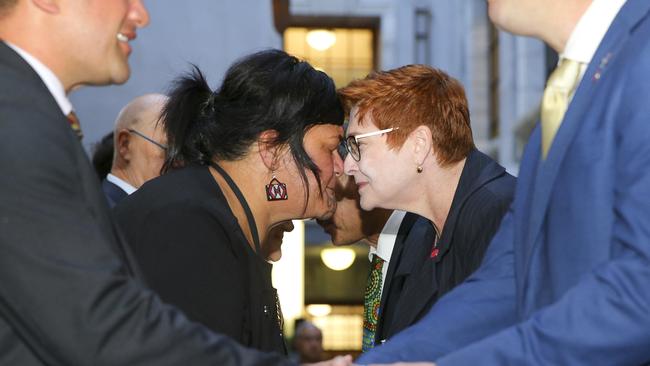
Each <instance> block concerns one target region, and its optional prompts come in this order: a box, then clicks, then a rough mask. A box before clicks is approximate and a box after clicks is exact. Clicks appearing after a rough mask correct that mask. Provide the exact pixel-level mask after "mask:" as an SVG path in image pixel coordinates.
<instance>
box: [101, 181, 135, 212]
mask: <svg viewBox="0 0 650 366" xmlns="http://www.w3.org/2000/svg"><path fill="white" fill-rule="evenodd" d="M102 191H103V192H104V196H106V201H107V202H108V207H110V208H113V207H115V205H117V203H118V202H120V201H121V200H122V199H124V198H126V197H128V196H129V194H128V193H126V192H124V190H123V189H122V188H120V187H119V186H118V185H117V184H115V183H113V182H109V181H108V180H107V179H104V180H102Z"/></svg>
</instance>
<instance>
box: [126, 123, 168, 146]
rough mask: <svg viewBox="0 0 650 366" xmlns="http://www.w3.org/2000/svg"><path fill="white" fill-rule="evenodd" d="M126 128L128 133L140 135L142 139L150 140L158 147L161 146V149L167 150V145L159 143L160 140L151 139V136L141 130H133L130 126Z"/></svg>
mask: <svg viewBox="0 0 650 366" xmlns="http://www.w3.org/2000/svg"><path fill="white" fill-rule="evenodd" d="M126 130H127V131H129V133H132V134H135V135H137V136H140V137H142V138H143V139H145V140H147V141H149V142H151V143H152V144H154V145H156V146H158V147H159V148H161V149H163V150H165V151H167V146H166V145H163V144H161V143H160V142H158V141H156V140H154V139H152V138H151V137H149V136H147V135H145V134H143V133H142V132H140V131H138V130H134V129H132V128H127V129H126Z"/></svg>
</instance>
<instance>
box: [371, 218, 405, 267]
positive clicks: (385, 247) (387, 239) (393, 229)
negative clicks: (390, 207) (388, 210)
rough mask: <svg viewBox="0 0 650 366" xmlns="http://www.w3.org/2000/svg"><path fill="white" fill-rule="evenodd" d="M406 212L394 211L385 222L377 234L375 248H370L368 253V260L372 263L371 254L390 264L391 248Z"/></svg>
mask: <svg viewBox="0 0 650 366" xmlns="http://www.w3.org/2000/svg"><path fill="white" fill-rule="evenodd" d="M404 215H406V212H404V211H399V210H395V211H393V213H392V214H391V215H390V217H389V218H388V221H386V224H385V225H384V228H383V229H382V230H381V233H380V234H379V239H377V247H370V252H369V253H368V258H369V259H370V260H371V261H372V256H373V254H377V256H378V257H379V258H381V259H383V260H384V262H390V257H391V255H392V254H393V247H394V246H395V240H396V239H397V233H398V231H399V227H400V226H401V225H402V220H403V219H404Z"/></svg>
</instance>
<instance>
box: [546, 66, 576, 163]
mask: <svg viewBox="0 0 650 366" xmlns="http://www.w3.org/2000/svg"><path fill="white" fill-rule="evenodd" d="M582 65H583V64H581V63H580V62H577V61H573V60H569V59H566V58H565V59H562V61H560V64H559V65H558V67H557V68H556V69H555V70H554V71H553V73H551V76H550V77H549V78H548V82H547V83H546V88H545V89H544V99H543V100H542V109H541V120H542V158H543V159H546V156H547V155H548V150H549V149H550V148H551V144H552V143H553V138H555V134H556V132H557V130H558V129H559V128H560V124H561V123H562V119H563V118H564V113H566V110H567V108H568V107H569V102H570V101H571V98H572V97H573V93H574V91H575V90H576V87H577V86H578V82H579V80H580V69H581V66H582Z"/></svg>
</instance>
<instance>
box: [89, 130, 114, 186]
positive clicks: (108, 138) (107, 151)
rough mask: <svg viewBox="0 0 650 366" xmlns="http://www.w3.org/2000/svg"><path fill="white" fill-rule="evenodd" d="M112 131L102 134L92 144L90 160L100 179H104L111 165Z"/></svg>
mask: <svg viewBox="0 0 650 366" xmlns="http://www.w3.org/2000/svg"><path fill="white" fill-rule="evenodd" d="M113 146H115V144H114V143H113V131H111V132H109V133H107V134H106V135H104V136H103V137H102V138H101V139H100V140H99V141H97V142H96V143H95V144H93V146H92V154H91V156H92V157H91V159H90V160H91V162H92V164H93V168H95V173H97V177H98V178H99V180H100V181H102V180H104V178H106V176H107V175H108V173H110V172H111V167H112V166H113Z"/></svg>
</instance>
